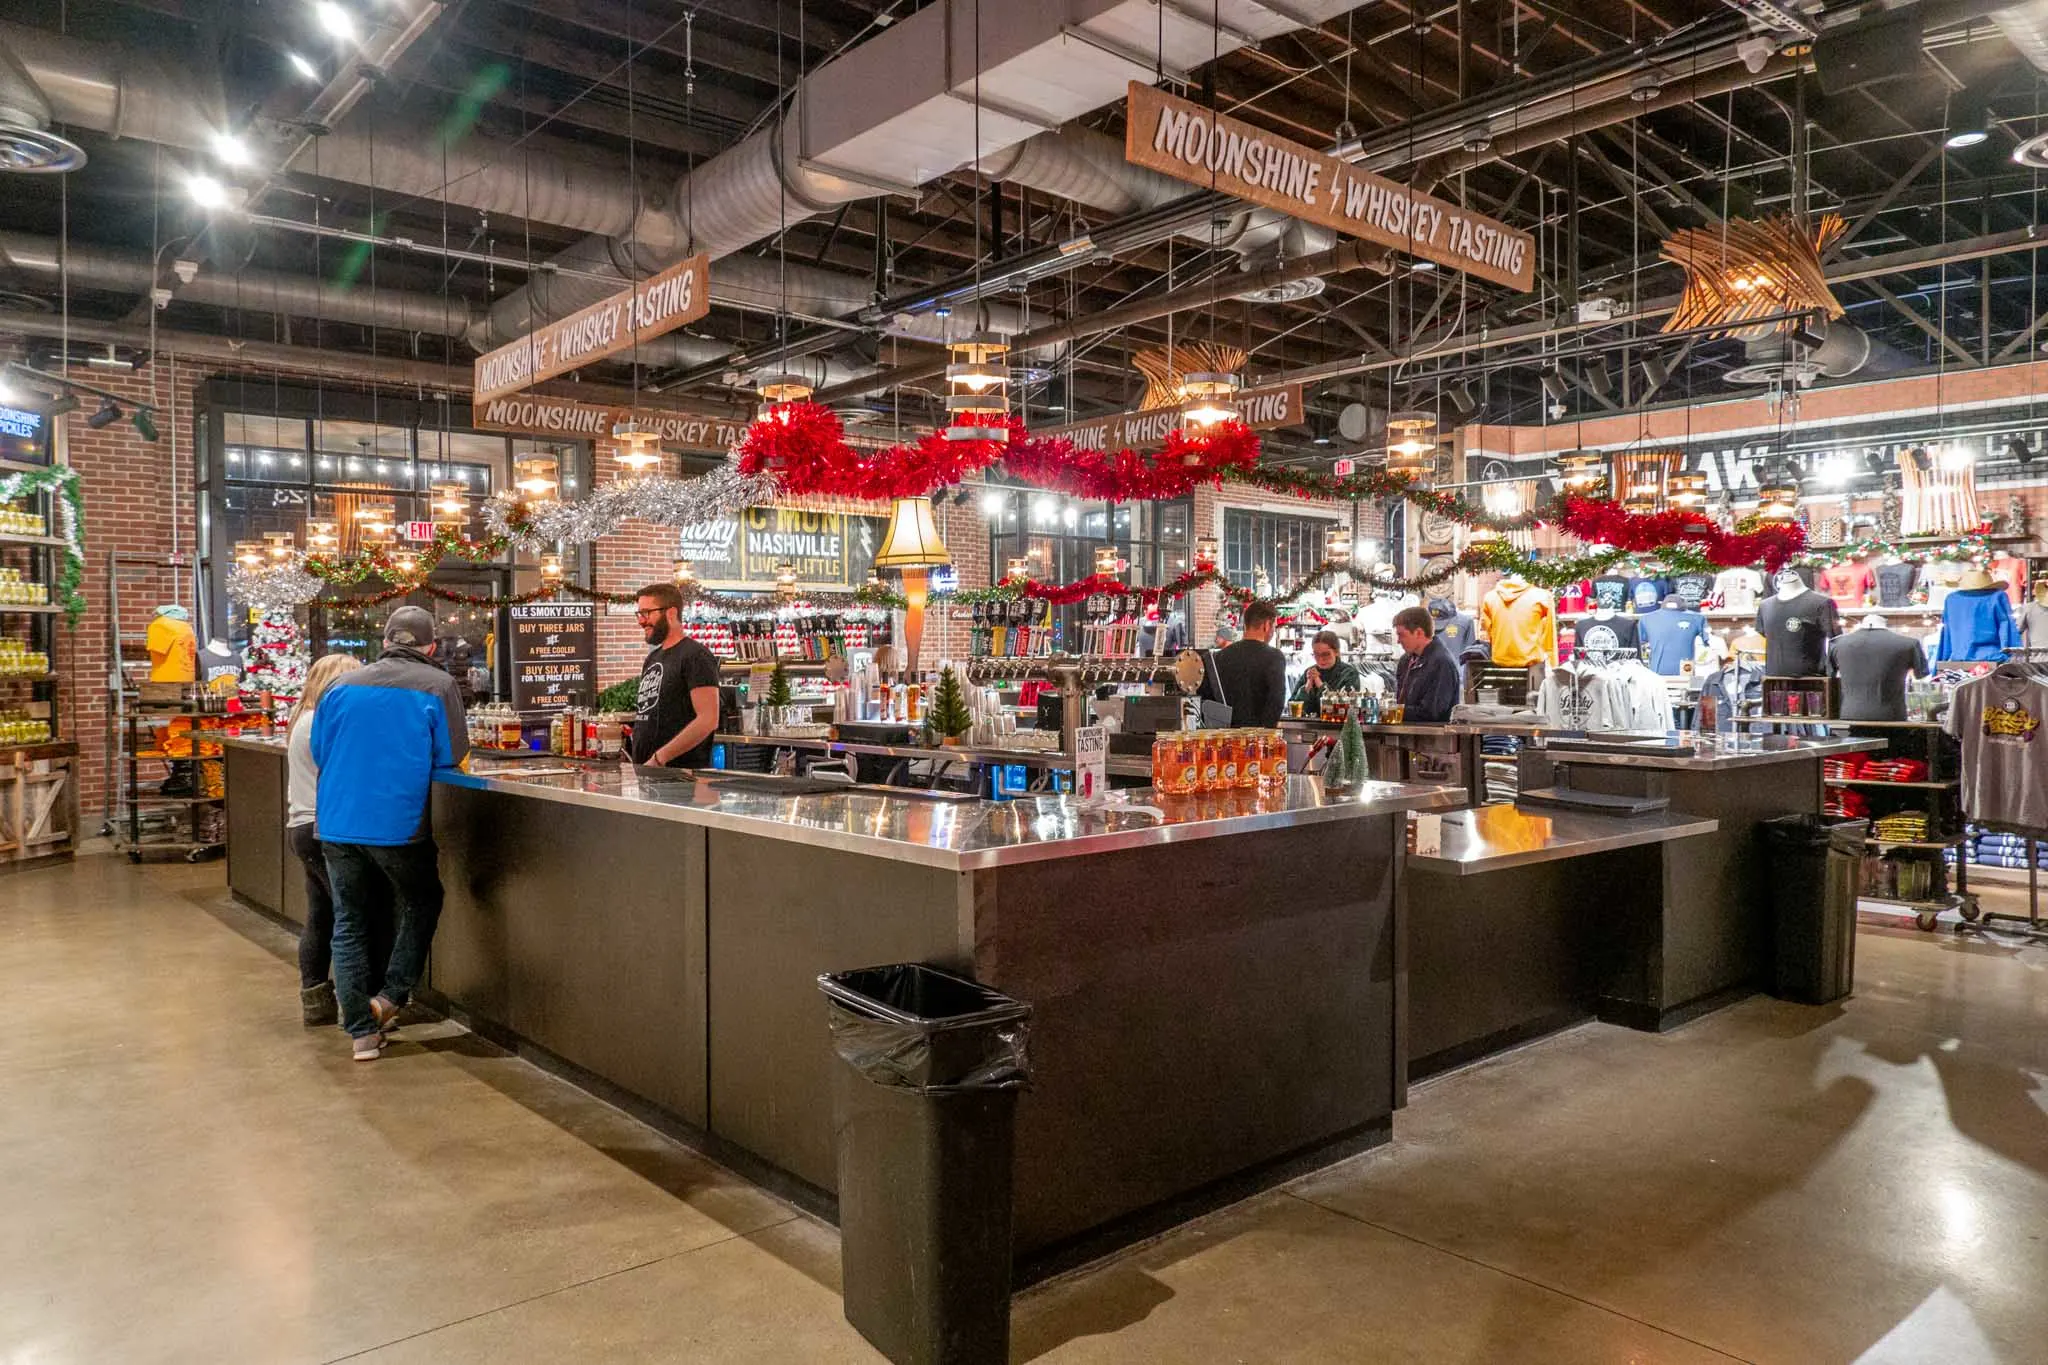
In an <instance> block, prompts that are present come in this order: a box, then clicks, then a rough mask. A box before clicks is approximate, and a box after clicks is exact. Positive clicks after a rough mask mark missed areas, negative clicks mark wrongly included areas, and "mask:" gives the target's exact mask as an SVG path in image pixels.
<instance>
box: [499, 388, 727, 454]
mask: <svg viewBox="0 0 2048 1365" xmlns="http://www.w3.org/2000/svg"><path fill="white" fill-rule="evenodd" d="M628 418H631V419H633V420H634V421H636V422H642V423H652V424H653V426H654V427H655V429H656V430H657V431H659V432H660V433H661V444H662V445H664V446H668V447H671V448H673V449H679V450H720V451H723V450H731V449H732V448H733V447H734V446H736V445H738V444H739V443H740V438H742V437H743V436H745V435H746V434H747V426H746V423H744V422H737V421H731V420H728V419H725V418H719V417H711V416H706V415H704V414H702V413H695V412H664V411H662V410H660V409H654V408H640V409H637V410H636V409H634V408H630V407H620V406H614V405H611V404H607V403H579V402H577V401H576V400H575V399H573V398H543V397H539V396H536V395H534V394H527V393H522V394H519V395H517V396H515V397H511V398H492V399H488V400H484V401H479V402H478V403H477V404H476V405H475V406H474V407H473V408H472V409H471V420H472V423H473V424H474V425H475V427H476V429H477V430H478V431H513V432H523V433H525V434H527V435H531V436H563V437H570V438H573V439H576V440H580V441H603V440H609V439H610V438H611V434H612V428H613V427H615V426H617V425H618V424H619V423H620V422H623V421H625V420H626V419H628Z"/></svg>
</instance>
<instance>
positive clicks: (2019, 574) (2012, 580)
mask: <svg viewBox="0 0 2048 1365" xmlns="http://www.w3.org/2000/svg"><path fill="white" fill-rule="evenodd" d="M1986 569H1987V571H1988V572H1989V573H1990V575H1991V576H1992V577H1993V578H1995V579H1997V580H1998V581H1999V582H2000V583H2003V584H2004V585H2005V595H2006V596H2007V597H2009V598H2011V599H2012V604H2013V605H2014V606H2016V607H2017V606H2018V605H2020V603H2022V602H2024V601H2026V600H2027V561H2026V560H2024V559H2015V558H2013V557H2012V556H2011V555H2000V556H1999V557H1998V558H1996V559H1994V560H1992V561H1991V563H1990V564H1989V565H1987V566H1986Z"/></svg>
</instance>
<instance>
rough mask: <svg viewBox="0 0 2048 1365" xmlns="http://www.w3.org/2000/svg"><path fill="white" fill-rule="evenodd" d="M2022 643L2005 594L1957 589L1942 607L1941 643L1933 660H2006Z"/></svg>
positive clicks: (1994, 591)
mask: <svg viewBox="0 0 2048 1365" xmlns="http://www.w3.org/2000/svg"><path fill="white" fill-rule="evenodd" d="M2019 642H2020V627H2019V622H2018V621H2016V620H2014V619H2013V614H2012V603H2011V602H2009V601H2007V600H2006V596H2005V590H2004V589H2002V588H1999V587H1996V586H1993V587H1989V588H1957V589H1956V590H1955V591H1954V592H1952V593H1950V594H1949V595H1948V597H1947V599H1946V600H1945V601H1944V602H1943V603H1942V604H1941V639H1940V641H1939V643H1937V644H1936V645H1935V647H1934V650H1935V653H1934V657H1935V658H1937V659H1941V660H1944V661H1951V662H1954V661H1963V660H1968V661H1972V662H1981V661H1985V660H1997V659H2003V658H2004V657H2005V651H2006V650H2007V649H2008V648H2015V647H2017V646H2018V645H2019Z"/></svg>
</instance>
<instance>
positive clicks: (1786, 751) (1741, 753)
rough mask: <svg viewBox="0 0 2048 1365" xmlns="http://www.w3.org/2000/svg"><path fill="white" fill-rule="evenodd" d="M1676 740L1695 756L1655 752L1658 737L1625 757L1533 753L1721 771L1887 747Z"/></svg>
mask: <svg viewBox="0 0 2048 1365" xmlns="http://www.w3.org/2000/svg"><path fill="white" fill-rule="evenodd" d="M1588 738H1591V739H1595V740H1601V741H1616V742H1624V743H1625V742H1627V740H1628V736H1625V735H1593V736H1589V737H1588ZM1677 742H1678V743H1680V744H1689V745H1692V746H1693V747H1694V749H1695V750H1696V752H1694V753H1691V754H1687V755H1682V756H1681V755H1676V754H1667V753H1660V752H1658V750H1660V749H1662V748H1663V747H1664V746H1665V743H1666V741H1665V739H1664V738H1663V737H1662V736H1659V737H1658V738H1656V739H1653V740H1652V739H1646V740H1643V741H1641V747H1640V748H1639V749H1635V750H1632V751H1630V752H1627V753H1592V752H1579V751H1576V750H1569V749H1557V748H1549V747H1545V748H1542V749H1538V750H1534V751H1533V752H1537V753H1541V754H1543V755H1544V756H1545V757H1547V758H1549V759H1550V760H1551V761H1552V762H1553V763H1583V764H1586V765H1588V766H1594V765H1598V766H1603V767H1613V768H1668V769H1675V770H1683V771H1688V772H1718V771H1720V770H1721V769H1723V768H1752V767H1762V766H1764V765H1765V764H1770V763H1789V762H1793V761H1795V760H1798V759H1807V758H1815V759H1818V758H1831V757H1834V756H1836V755H1839V754H1856V753H1868V752H1870V751H1872V750H1876V749H1882V748H1884V747H1885V744H1886V741H1884V740H1882V739H1807V738H1804V737H1801V736H1795V735H1718V734H1701V733H1696V732H1691V731H1687V732H1684V733H1681V734H1680V735H1679V736H1678V740H1677ZM1523 752H1524V753H1525V754H1526V753H1529V752H1532V751H1531V750H1526V749H1525V750H1523Z"/></svg>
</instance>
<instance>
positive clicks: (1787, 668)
mask: <svg viewBox="0 0 2048 1365" xmlns="http://www.w3.org/2000/svg"><path fill="white" fill-rule="evenodd" d="M1841 619H1842V618H1841V614H1840V613H1839V612H1838V611H1837V610H1836V609H1835V603H1834V599H1833V598H1830V597H1824V596H1822V595H1821V594H1820V593H1817V592H1814V591H1812V590H1811V589H1809V590H1808V591H1806V592H1803V593H1800V594H1799V595H1798V596H1797V597H1794V598H1792V599H1791V600H1790V601H1787V600H1786V599H1785V598H1782V597H1779V596H1777V595H1775V594H1773V595H1772V596H1771V597H1770V598H1769V599H1768V600H1767V601H1765V603H1764V604H1763V605H1762V606H1761V607H1758V608H1757V613H1756V624H1757V629H1758V630H1761V631H1762V632H1763V634H1764V673H1765V675H1766V676H1768V677H1773V678H1818V677H1819V676H1821V668H1822V665H1823V664H1824V663H1825V662H1826V660H1827V645H1828V641H1829V640H1830V639H1831V638H1833V637H1834V636H1836V635H1839V634H1841V632H1842V626H1841Z"/></svg>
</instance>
